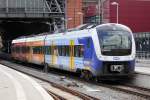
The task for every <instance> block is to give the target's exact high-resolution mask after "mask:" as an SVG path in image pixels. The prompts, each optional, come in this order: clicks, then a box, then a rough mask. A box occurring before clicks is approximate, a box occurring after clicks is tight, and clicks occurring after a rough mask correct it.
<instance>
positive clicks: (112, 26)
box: [96, 23, 131, 32]
mask: <svg viewBox="0 0 150 100" xmlns="http://www.w3.org/2000/svg"><path fill="white" fill-rule="evenodd" d="M96 29H98V30H104V31H106V30H124V31H129V32H131V29H130V28H129V27H127V26H125V25H122V24H116V23H107V24H101V25H98V26H96Z"/></svg>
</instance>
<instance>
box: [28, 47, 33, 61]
mask: <svg viewBox="0 0 150 100" xmlns="http://www.w3.org/2000/svg"><path fill="white" fill-rule="evenodd" d="M32 54H33V51H32V46H30V47H29V57H28V58H29V60H28V61H29V62H32Z"/></svg>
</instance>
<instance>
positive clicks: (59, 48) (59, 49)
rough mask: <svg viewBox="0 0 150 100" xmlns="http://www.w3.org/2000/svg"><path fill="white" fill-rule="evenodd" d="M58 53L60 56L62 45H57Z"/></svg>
mask: <svg viewBox="0 0 150 100" xmlns="http://www.w3.org/2000/svg"><path fill="white" fill-rule="evenodd" d="M58 54H59V56H62V46H58Z"/></svg>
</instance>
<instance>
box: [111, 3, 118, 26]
mask: <svg viewBox="0 0 150 100" xmlns="http://www.w3.org/2000/svg"><path fill="white" fill-rule="evenodd" d="M111 5H115V6H116V7H117V16H116V17H117V23H118V8H119V4H118V3H117V2H112V3H111Z"/></svg>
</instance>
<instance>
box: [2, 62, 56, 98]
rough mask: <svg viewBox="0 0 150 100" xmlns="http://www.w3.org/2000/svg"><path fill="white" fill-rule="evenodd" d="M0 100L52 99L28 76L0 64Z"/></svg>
mask: <svg viewBox="0 0 150 100" xmlns="http://www.w3.org/2000/svg"><path fill="white" fill-rule="evenodd" d="M0 99H1V100H54V99H53V98H52V97H51V96H50V95H49V94H48V93H47V92H46V91H45V90H44V89H43V88H42V87H41V86H40V85H39V84H38V83H37V82H35V81H34V80H33V79H31V78H30V77H29V76H27V75H25V74H22V73H20V72H17V71H15V70H13V69H10V68H8V67H6V66H4V65H1V64H0Z"/></svg>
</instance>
